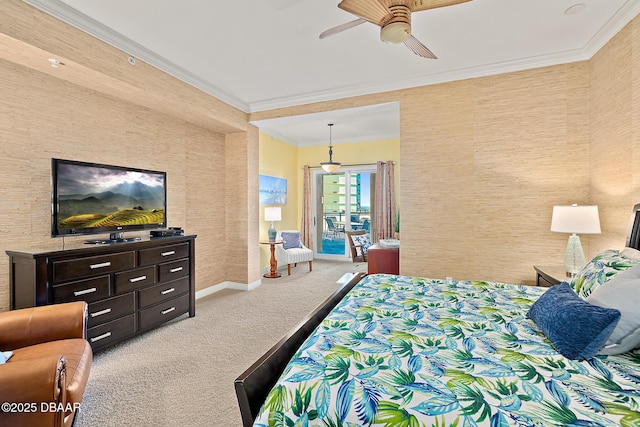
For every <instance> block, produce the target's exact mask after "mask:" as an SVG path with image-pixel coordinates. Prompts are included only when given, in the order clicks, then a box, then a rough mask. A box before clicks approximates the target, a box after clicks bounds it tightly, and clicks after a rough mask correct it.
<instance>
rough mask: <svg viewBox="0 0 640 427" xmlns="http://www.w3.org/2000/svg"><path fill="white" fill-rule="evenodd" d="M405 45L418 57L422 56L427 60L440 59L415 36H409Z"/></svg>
mask: <svg viewBox="0 0 640 427" xmlns="http://www.w3.org/2000/svg"><path fill="white" fill-rule="evenodd" d="M404 44H405V45H406V46H407V47H408V48H409V49H411V51H413V53H415V54H416V55H418V56H421V57H423V58H427V59H438V57H437V56H435V55H434V54H433V52H431V51H430V50H429V48H428V47H426V46H425V45H423V44H422V43H421V42H420V40H418V39H417V38H415V37H413V36H409V38H408V39H406V40H405V41H404Z"/></svg>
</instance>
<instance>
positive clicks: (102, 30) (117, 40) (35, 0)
mask: <svg viewBox="0 0 640 427" xmlns="http://www.w3.org/2000/svg"><path fill="white" fill-rule="evenodd" d="M22 1H23V2H24V3H27V4H29V5H31V6H33V7H35V8H36V9H39V10H41V11H42V12H44V13H46V14H48V15H51V16H53V17H54V18H56V19H58V20H60V21H62V22H65V23H67V24H69V25H71V26H72V27H75V28H77V29H79V30H80V31H83V32H85V33H87V34H89V35H91V36H93V37H95V38H97V39H98V40H100V41H103V42H105V43H107V44H108V45H111V46H113V47H114V48H116V49H118V50H121V51H123V52H125V53H126V54H127V55H131V56H133V57H135V58H136V59H139V60H141V61H144V62H146V63H147V64H149V65H151V66H153V67H155V68H157V69H158V70H160V71H163V72H165V73H167V74H169V75H171V76H173V77H175V78H176V79H178V80H181V81H183V82H184V83H187V84H188V85H190V86H193V87H194V88H196V89H198V90H201V91H203V92H205V93H207V94H209V95H211V96H213V97H215V98H217V99H219V100H221V101H223V102H225V103H227V104H229V105H231V106H233V107H235V108H238V109H239V110H242V111H243V112H245V113H248V112H249V105H248V104H247V103H245V102H243V101H242V100H240V99H239V98H237V97H235V96H233V95H231V94H229V93H227V92H225V91H222V90H221V89H220V88H218V87H216V86H214V85H212V84H210V83H208V82H206V81H205V80H203V79H201V78H200V77H198V76H196V75H194V74H193V73H191V72H189V71H187V70H185V69H184V68H182V67H180V66H178V65H176V64H174V63H173V62H171V61H168V60H167V59H165V58H163V57H161V56H159V55H157V54H155V53H154V52H152V51H150V50H149V49H147V48H145V47H144V46H142V45H140V44H138V43H136V42H134V41H133V40H131V39H129V38H127V37H125V36H123V35H122V34H119V33H118V32H116V31H113V30H112V29H110V28H109V27H107V26H105V25H103V24H101V23H100V22H98V21H96V20H95V19H93V18H90V17H89V16H87V15H84V14H82V13H80V12H78V11H77V10H75V9H73V8H72V7H70V6H68V5H67V4H65V3H63V2H61V1H56V0H22Z"/></svg>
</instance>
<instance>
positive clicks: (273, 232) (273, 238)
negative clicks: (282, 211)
mask: <svg viewBox="0 0 640 427" xmlns="http://www.w3.org/2000/svg"><path fill="white" fill-rule="evenodd" d="M277 233H278V232H277V231H276V229H275V227H274V226H273V223H271V227H269V230H267V236H269V241H270V242H275V241H276V234H277Z"/></svg>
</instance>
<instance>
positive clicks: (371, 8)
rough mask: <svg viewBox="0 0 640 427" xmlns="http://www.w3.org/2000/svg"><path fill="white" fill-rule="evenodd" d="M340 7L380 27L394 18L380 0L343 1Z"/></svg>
mask: <svg viewBox="0 0 640 427" xmlns="http://www.w3.org/2000/svg"><path fill="white" fill-rule="evenodd" d="M338 7H339V8H340V9H342V10H346V11H347V12H349V13H353V14H354V15H356V16H359V17H361V18H363V19H366V20H367V21H369V22H371V23H373V24H376V25H380V26H381V25H382V24H383V23H385V22H387V21H388V20H389V19H391V18H392V17H393V15H392V14H391V12H390V11H389V9H387V7H386V6H385V5H384V4H382V3H381V2H380V0H342V1H341V2H340V3H339V4H338Z"/></svg>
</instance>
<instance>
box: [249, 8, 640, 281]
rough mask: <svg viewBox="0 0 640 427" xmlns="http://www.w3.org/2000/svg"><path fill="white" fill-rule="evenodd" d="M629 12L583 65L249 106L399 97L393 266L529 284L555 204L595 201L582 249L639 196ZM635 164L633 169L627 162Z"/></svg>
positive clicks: (329, 106) (553, 251) (328, 105)
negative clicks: (398, 217) (594, 226)
mask: <svg viewBox="0 0 640 427" xmlns="http://www.w3.org/2000/svg"><path fill="white" fill-rule="evenodd" d="M639 26H640V18H636V19H635V20H634V21H632V23H630V24H629V25H628V26H627V27H626V28H625V29H624V30H622V31H621V33H620V34H619V35H617V36H616V37H615V38H614V39H613V40H611V41H610V42H609V43H608V44H607V45H606V46H605V47H604V48H603V49H602V51H601V52H600V53H598V54H597V55H596V56H595V57H594V58H592V59H591V60H589V61H585V62H581V63H575V64H568V65H558V66H554V67H547V68H541V69H535V70H528V71H523V72H518V73H510V74H504V75H499V76H492V77H486V78H479V79H473V80H465V81H461V82H453V83H446V84H441V85H433V86H427V87H421V88H414V89H409V90H403V91H394V92H388V93H381V94H374V95H367V96H362V97H355V98H349V99H343V100H338V101H332V102H323V103H316V104H309V105H304V106H300V107H290V108H284V109H279V110H272V111H264V112H257V113H253V114H251V115H250V119H251V120H263V119H268V118H275V117H282V116H288V115H296V114H307V113H313V112H320V111H330V110H333V109H343V108H349V107H359V106H364V105H371V104H376V103H383V102H391V101H400V115H401V116H400V126H401V135H400V153H401V154H400V156H401V165H402V166H401V168H402V175H401V182H400V198H401V207H400V209H401V212H402V233H401V235H402V249H401V272H402V273H403V274H412V275H423V276H430V277H445V276H453V277H454V278H459V279H485V280H499V281H507V282H516V283H520V282H522V283H532V282H533V281H534V279H535V275H534V272H533V269H532V265H533V264H539V265H561V264H562V261H563V255H564V249H565V247H566V242H567V236H566V235H564V234H557V233H551V232H550V231H549V227H550V223H551V209H552V206H553V205H556V204H567V203H579V204H586V203H595V204H598V205H599V206H600V210H601V215H602V218H601V220H602V226H603V233H602V234H601V235H596V236H582V241H583V246H584V249H585V253H586V255H587V257H590V256H592V255H595V254H596V253H597V252H598V251H600V250H602V249H605V248H610V247H613V248H621V247H622V246H623V245H624V240H625V237H626V232H627V224H628V218H629V213H630V210H631V207H632V205H633V204H634V203H637V202H640V171H638V170H637V167H635V168H634V166H635V165H637V164H638V160H639V158H640V138H638V137H639V136H640V88H639V86H640V65H639V61H640V55H639V54H638V47H639V46H640V35H639V34H640V28H638V27H639ZM634 169H635V170H634Z"/></svg>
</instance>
